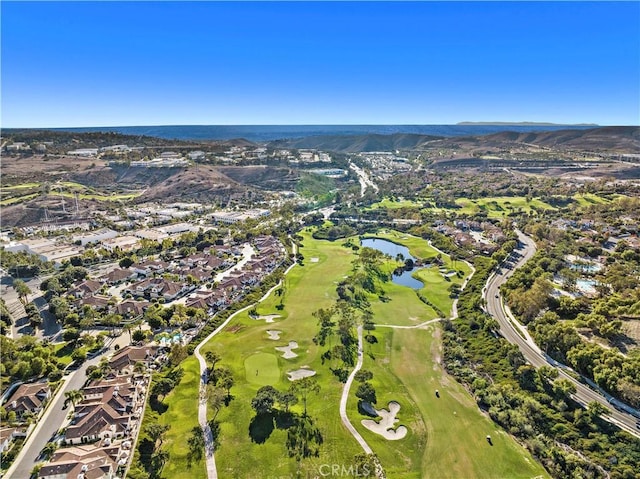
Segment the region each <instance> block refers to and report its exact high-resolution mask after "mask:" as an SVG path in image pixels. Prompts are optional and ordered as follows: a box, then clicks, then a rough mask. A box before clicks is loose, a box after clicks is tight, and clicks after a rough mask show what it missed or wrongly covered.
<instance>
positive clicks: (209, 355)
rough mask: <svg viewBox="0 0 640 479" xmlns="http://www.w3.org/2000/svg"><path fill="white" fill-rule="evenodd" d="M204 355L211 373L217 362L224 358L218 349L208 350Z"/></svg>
mask: <svg viewBox="0 0 640 479" xmlns="http://www.w3.org/2000/svg"><path fill="white" fill-rule="evenodd" d="M204 357H205V359H206V361H207V367H208V368H209V374H211V373H212V372H213V370H214V369H215V368H216V364H218V362H219V361H220V360H221V359H222V356H220V353H218V352H217V351H207V352H206V353H204Z"/></svg>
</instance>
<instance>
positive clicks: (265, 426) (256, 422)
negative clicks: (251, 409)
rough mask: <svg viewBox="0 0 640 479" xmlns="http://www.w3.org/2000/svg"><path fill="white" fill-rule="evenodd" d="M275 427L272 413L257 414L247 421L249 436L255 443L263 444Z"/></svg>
mask: <svg viewBox="0 0 640 479" xmlns="http://www.w3.org/2000/svg"><path fill="white" fill-rule="evenodd" d="M274 427H275V421H274V417H273V414H272V413H267V414H257V415H256V416H254V417H253V419H251V422H250V423H249V437H251V441H252V442H255V443H256V444H264V443H265V441H266V440H267V439H269V436H271V433H272V432H273V429H274Z"/></svg>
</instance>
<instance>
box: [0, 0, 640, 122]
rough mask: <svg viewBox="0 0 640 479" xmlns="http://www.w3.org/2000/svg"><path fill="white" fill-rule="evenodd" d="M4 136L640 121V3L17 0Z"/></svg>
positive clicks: (9, 22) (6, 54)
mask: <svg viewBox="0 0 640 479" xmlns="http://www.w3.org/2000/svg"><path fill="white" fill-rule="evenodd" d="M1 8H2V18H1V27H2V28H1V36H2V38H1V39H2V45H1V57H2V88H1V93H2V106H1V113H2V127H3V128H76V127H97V128H99V127H112V128H113V127H120V126H123V125H142V126H151V125H157V126H161V125H162V126H165V125H229V126H232V125H233V126H238V125H292V126H293V125H455V124H456V123H459V122H472V123H473V122H478V123H483V124H489V123H494V124H500V123H511V124H514V123H515V124H517V123H520V122H524V123H547V124H548V123H555V124H562V125H564V124H584V123H588V124H598V125H638V124H639V123H640V87H639V86H638V85H640V22H638V18H640V3H639V2H401V3H397V2H372V3H369V2H287V3H272V2H255V3H247V2H192V3H188V2H66V3H64V2H5V1H3V2H2V4H1Z"/></svg>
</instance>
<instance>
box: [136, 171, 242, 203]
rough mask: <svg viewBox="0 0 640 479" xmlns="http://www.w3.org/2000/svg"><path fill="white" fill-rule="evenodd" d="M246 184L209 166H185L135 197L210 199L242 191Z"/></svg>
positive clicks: (226, 198) (166, 199)
mask: <svg viewBox="0 0 640 479" xmlns="http://www.w3.org/2000/svg"><path fill="white" fill-rule="evenodd" d="M246 191H247V188H246V187H245V186H243V185H241V184H239V183H237V182H236V181H234V180H232V179H231V178H229V177H228V176H226V175H224V174H223V173H221V172H219V171H218V170H217V169H215V168H213V167H211V166H200V167H197V168H185V169H181V170H179V171H178V172H177V173H175V174H173V175H171V176H169V177H168V178H166V179H164V180H163V181H161V182H159V183H157V184H154V185H152V186H151V187H150V188H148V189H147V190H146V191H145V192H144V193H143V194H142V195H141V196H139V197H138V198H137V202H138V203H144V202H147V201H161V202H165V201H180V200H184V201H187V200H188V201H199V202H205V201H211V200H216V199H220V200H222V199H224V200H228V199H229V198H231V197H235V196H238V195H242V194H244V193H245V192H246Z"/></svg>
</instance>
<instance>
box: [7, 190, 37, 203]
mask: <svg viewBox="0 0 640 479" xmlns="http://www.w3.org/2000/svg"><path fill="white" fill-rule="evenodd" d="M37 196H38V193H31V194H28V195H21V196H14V197H12V198H7V199H6V200H2V201H0V205H2V206H9V205H15V204H18V203H22V202H24V201H29V200H32V199H34V198H35V197H37Z"/></svg>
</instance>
